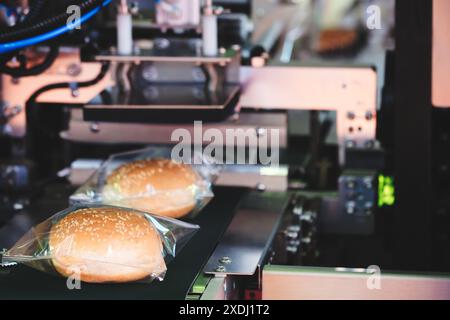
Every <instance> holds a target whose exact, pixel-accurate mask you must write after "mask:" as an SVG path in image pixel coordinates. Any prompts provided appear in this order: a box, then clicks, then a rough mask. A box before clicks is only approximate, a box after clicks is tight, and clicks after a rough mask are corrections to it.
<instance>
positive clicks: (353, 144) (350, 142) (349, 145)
mask: <svg viewBox="0 0 450 320" xmlns="http://www.w3.org/2000/svg"><path fill="white" fill-rule="evenodd" d="M345 146H346V147H347V149H353V148H354V147H356V142H355V141H353V140H347V142H346V143H345Z"/></svg>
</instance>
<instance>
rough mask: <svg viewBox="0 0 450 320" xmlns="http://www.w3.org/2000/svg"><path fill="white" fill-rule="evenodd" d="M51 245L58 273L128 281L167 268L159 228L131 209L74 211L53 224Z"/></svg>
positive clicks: (97, 280) (90, 279)
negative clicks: (156, 228) (157, 229)
mask: <svg viewBox="0 0 450 320" xmlns="http://www.w3.org/2000/svg"><path fill="white" fill-rule="evenodd" d="M49 246H50V252H51V255H52V262H53V265H54V267H55V269H56V270H57V271H58V273H60V274H61V275H63V276H65V277H71V276H79V277H80V280H81V281H84V282H91V283H102V282H116V283H121V282H130V281H137V280H141V279H144V278H146V277H149V276H152V277H158V276H160V275H161V274H163V273H164V272H165V271H166V265H165V262H164V258H163V246H162V242H161V237H160V235H159V233H158V232H157V231H156V230H155V228H154V227H153V226H152V225H151V223H150V222H149V221H148V220H147V219H146V218H145V217H144V216H143V215H141V214H139V213H137V212H134V211H131V210H126V209H121V208H113V207H100V208H88V209H79V210H77V211H74V212H73V213H71V214H69V215H67V216H66V217H64V218H63V219H61V220H60V221H59V222H57V223H56V224H55V225H53V227H52V228H51V230H50V236H49Z"/></svg>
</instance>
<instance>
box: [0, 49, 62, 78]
mask: <svg viewBox="0 0 450 320" xmlns="http://www.w3.org/2000/svg"><path fill="white" fill-rule="evenodd" d="M58 54H59V46H57V45H52V46H51V47H50V51H49V52H48V53H47V56H46V57H45V59H44V61H42V63H40V64H39V65H36V66H33V67H31V68H29V69H26V68H23V67H18V68H11V67H8V66H1V65H0V73H4V74H7V75H9V76H11V77H13V78H21V77H30V76H37V75H39V74H41V73H43V72H44V71H46V70H47V69H48V68H50V67H51V66H52V65H53V63H54V62H55V60H56V58H57V57H58Z"/></svg>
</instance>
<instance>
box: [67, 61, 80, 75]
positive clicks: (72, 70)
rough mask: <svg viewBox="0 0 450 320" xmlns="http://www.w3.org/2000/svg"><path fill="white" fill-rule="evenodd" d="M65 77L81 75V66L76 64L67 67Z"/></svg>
mask: <svg viewBox="0 0 450 320" xmlns="http://www.w3.org/2000/svg"><path fill="white" fill-rule="evenodd" d="M66 72H67V75H69V76H71V77H76V76H79V75H80V73H81V66H80V65H79V64H76V63H72V64H70V65H69V66H68V67H67V71H66Z"/></svg>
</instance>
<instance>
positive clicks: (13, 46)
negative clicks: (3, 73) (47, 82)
mask: <svg viewBox="0 0 450 320" xmlns="http://www.w3.org/2000/svg"><path fill="white" fill-rule="evenodd" d="M111 1H112V0H105V1H104V2H103V4H102V5H101V6H98V7H96V8H94V9H92V10H91V11H89V12H88V13H86V14H85V15H84V16H82V17H81V18H80V19H78V20H75V21H74V22H73V23H71V24H70V25H69V24H66V25H64V26H62V27H60V28H58V29H55V30H53V31H50V32H47V33H44V34H40V35H38V36H35V37H32V38H29V39H24V40H19V41H15V42H10V43H3V44H0V54H3V53H8V52H12V51H16V50H19V49H23V48H26V47H30V46H33V45H36V44H38V43H41V42H44V41H48V40H50V39H53V38H56V37H59V36H61V35H63V34H65V33H67V32H69V31H71V30H73V29H75V28H77V27H79V26H80V25H82V24H83V23H85V22H86V21H88V20H90V19H91V18H92V17H93V16H95V15H96V14H97V13H98V12H99V11H100V10H101V9H102V8H103V7H105V6H107V5H108V4H110V3H111Z"/></svg>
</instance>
